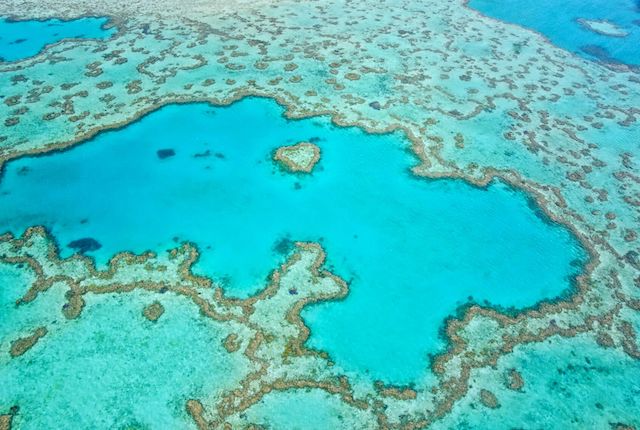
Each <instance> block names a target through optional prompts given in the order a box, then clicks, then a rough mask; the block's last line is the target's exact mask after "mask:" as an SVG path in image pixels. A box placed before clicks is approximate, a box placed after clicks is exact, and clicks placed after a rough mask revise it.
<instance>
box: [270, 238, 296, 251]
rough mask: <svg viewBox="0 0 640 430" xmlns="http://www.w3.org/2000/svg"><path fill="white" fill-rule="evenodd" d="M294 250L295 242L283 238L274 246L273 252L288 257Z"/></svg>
mask: <svg viewBox="0 0 640 430" xmlns="http://www.w3.org/2000/svg"><path fill="white" fill-rule="evenodd" d="M292 249H293V241H292V240H291V239H289V238H288V237H283V238H282V239H280V240H279V241H277V242H276V243H275V245H273V250H274V251H275V252H277V253H278V254H282V255H286V254H288V253H290V252H291V250H292Z"/></svg>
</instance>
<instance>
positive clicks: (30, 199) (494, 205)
mask: <svg viewBox="0 0 640 430" xmlns="http://www.w3.org/2000/svg"><path fill="white" fill-rule="evenodd" d="M302 140H311V141H313V142H316V143H317V144H318V145H319V146H320V148H321V150H322V159H321V161H320V163H319V164H318V165H317V166H316V169H315V170H314V172H313V174H312V175H309V176H298V175H291V174H288V173H284V172H283V171H281V170H280V169H279V168H278V167H277V166H275V165H274V163H273V162H272V161H271V155H272V152H273V151H274V150H275V149H276V148H277V147H279V146H282V145H290V144H292V143H295V142H298V141H302ZM163 150H165V151H163ZM166 150H173V152H174V155H173V156H168V157H166V158H162V157H160V156H159V154H163V153H164V154H167V153H170V151H166ZM158 151H160V152H158ZM415 163H416V160H415V158H414V157H413V155H412V154H411V153H410V152H409V151H408V142H407V141H406V140H405V139H404V138H403V136H401V135H399V134H392V135H383V136H377V135H369V134H367V133H365V132H363V131H362V130H360V129H356V128H339V127H336V126H333V125H332V124H331V123H330V121H329V120H328V119H327V118H314V119H305V120H298V121H288V120H286V119H285V118H284V117H282V109H281V108H280V107H279V106H278V105H277V104H276V103H275V102H273V101H270V100H265V99H256V98H251V99H245V100H243V101H241V102H238V103H236V104H234V105H232V106H230V107H227V108H215V107H213V106H210V105H208V104H204V103H201V104H189V105H173V106H167V107H164V108H162V109H160V110H158V111H156V112H154V113H152V114H150V115H148V116H146V117H144V118H142V119H141V120H140V121H138V122H136V123H134V124H131V125H129V126H127V127H126V128H123V129H120V130H116V131H112V132H106V133H103V134H100V135H99V136H97V137H96V138H94V139H93V140H92V141H91V142H89V143H86V144H83V145H81V146H77V147H75V148H73V149H71V150H68V151H65V152H62V153H57V154H54V155H48V156H44V157H36V158H23V159H19V160H15V161H12V162H10V163H8V164H7V165H6V168H5V172H4V176H3V177H2V180H1V181H0V230H2V231H4V230H10V231H12V232H15V233H18V234H19V233H21V232H22V231H23V230H24V229H25V228H26V227H28V226H31V225H38V224H39V225H45V226H46V227H47V228H48V229H49V230H50V231H51V232H52V233H53V235H54V236H55V237H56V239H57V240H58V241H59V243H60V244H61V247H62V248H63V253H64V254H65V255H69V254H71V253H72V250H71V249H69V248H68V247H65V245H67V244H69V243H70V242H72V241H74V240H78V239H83V238H93V239H95V240H97V241H98V242H99V243H100V245H101V248H99V249H98V250H96V251H91V252H89V254H90V255H93V256H94V257H96V259H97V261H98V262H99V263H104V262H106V261H107V260H108V258H109V257H110V256H111V255H113V254H114V253H116V252H118V251H124V250H131V251H135V252H142V251H144V250H147V249H152V250H156V251H158V252H162V251H163V250H166V249H169V248H171V247H175V246H176V245H177V243H178V242H181V241H185V240H188V241H192V242H194V243H195V244H197V245H198V246H199V248H200V249H201V251H202V258H201V261H199V263H198V265H197V270H198V271H199V272H201V273H204V274H207V275H210V276H212V277H214V278H215V279H218V280H222V281H223V282H224V285H225V288H226V290H227V292H228V293H229V294H232V295H236V296H247V295H249V294H252V293H255V292H256V291H257V290H258V289H260V288H262V287H264V281H265V278H266V276H267V275H268V273H269V271H270V270H272V269H273V268H275V267H276V265H277V264H278V263H279V262H281V261H282V260H283V259H284V258H285V256H284V255H283V253H282V251H283V248H286V247H283V246H277V245H278V244H279V243H280V244H282V239H283V238H288V239H290V240H303V241H319V242H320V243H321V244H322V245H323V246H324V248H325V249H326V251H327V253H328V262H329V264H330V268H331V269H332V270H333V271H334V272H335V273H336V274H338V275H340V276H342V277H343V278H345V279H346V280H348V281H350V288H351V292H350V294H349V296H348V298H347V299H346V300H344V301H342V302H337V303H326V304H322V305H318V306H313V307H311V308H309V309H307V310H305V311H304V313H303V315H304V317H305V319H306V321H307V322H308V323H309V324H310V327H311V330H312V336H311V339H310V344H311V345H312V346H314V347H319V348H322V349H324V350H327V351H329V353H330V354H331V355H332V356H333V358H334V359H335V360H336V361H337V363H338V364H339V365H341V366H343V367H344V368H346V369H347V370H353V371H357V372H362V373H364V372H368V373H370V374H371V375H372V376H373V377H375V378H381V379H384V380H387V381H391V382H396V383H406V382H410V381H412V380H414V379H415V378H417V377H418V376H420V375H421V374H422V373H423V372H424V371H425V368H426V366H427V363H428V361H427V354H428V353H430V352H436V351H437V350H438V349H439V348H441V347H442V341H441V339H440V337H439V336H438V330H439V328H441V326H442V323H443V320H444V319H445V318H446V317H447V316H448V315H450V314H452V313H453V312H454V311H455V309H456V308H457V307H458V306H460V305H462V304H464V303H466V302H467V301H468V300H469V298H470V297H472V300H473V301H476V302H484V301H488V302H489V303H491V304H493V305H499V306H504V307H509V306H514V307H525V306H531V305H534V304H535V303H536V302H538V301H539V300H541V299H549V298H553V297H557V296H558V295H560V294H562V293H563V292H564V291H566V290H567V289H568V288H569V287H570V280H571V278H572V277H573V276H574V275H575V274H576V273H577V272H578V271H579V269H580V266H581V265H580V264H576V261H578V262H579V261H583V260H584V258H585V253H584V251H583V250H582V248H581V247H580V246H579V244H578V243H577V241H576V240H575V239H574V238H573V237H572V236H571V235H570V234H569V232H568V231H567V230H565V229H563V228H561V227H559V226H557V225H553V224H551V223H549V222H547V221H545V220H543V219H542V218H541V217H540V215H539V214H538V213H537V212H536V211H535V210H533V209H532V207H531V206H530V205H529V202H528V201H527V199H526V198H525V196H524V195H523V194H521V193H520V192H516V191H514V190H512V189H510V188H509V187H507V186H505V185H503V184H500V183H496V184H493V185H491V186H490V187H488V188H487V189H478V188H474V187H472V186H469V185H468V184H466V183H464V182H462V181H459V180H425V179H418V178H416V177H414V176H412V175H411V174H410V172H409V168H410V167H411V166H412V165H414V164H415ZM285 243H286V242H285Z"/></svg>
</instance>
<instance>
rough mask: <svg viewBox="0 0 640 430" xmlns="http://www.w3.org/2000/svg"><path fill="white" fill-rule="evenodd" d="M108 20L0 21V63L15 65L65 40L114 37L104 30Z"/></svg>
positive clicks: (91, 18)
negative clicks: (11, 62) (10, 62)
mask: <svg viewBox="0 0 640 430" xmlns="http://www.w3.org/2000/svg"><path fill="white" fill-rule="evenodd" d="M107 22H108V19H107V18H97V17H85V18H78V19H74V20H71V21H63V20H59V19H49V20H45V21H40V20H26V21H14V20H10V19H6V18H4V19H1V18H0V62H2V61H18V60H22V59H25V58H28V57H33V56H34V55H37V54H38V53H39V52H40V51H41V50H42V49H44V47H45V46H47V45H51V44H54V43H57V42H59V41H61V40H64V39H106V38H109V37H111V36H112V35H113V34H114V33H115V29H114V28H109V29H106V28H104V26H105V25H106V24H107Z"/></svg>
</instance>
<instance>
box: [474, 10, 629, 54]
mask: <svg viewBox="0 0 640 430" xmlns="http://www.w3.org/2000/svg"><path fill="white" fill-rule="evenodd" d="M469 6H470V7H472V8H474V9H476V10H479V11H480V12H482V13H483V14H485V15H488V16H491V17H493V18H498V19H500V20H502V21H507V22H511V23H514V24H519V25H522V26H524V27H528V28H531V29H533V30H536V31H538V32H540V33H542V34H543V35H544V36H546V37H547V38H549V39H550V40H551V42H553V43H554V44H556V45H558V46H560V47H561V48H564V49H566V50H568V51H571V52H574V53H576V54H579V55H582V56H584V57H586V58H589V59H598V60H602V61H605V62H621V63H625V64H628V65H640V49H639V48H638V47H639V46H640V5H639V4H638V3H637V2H636V1H633V0H542V1H529V0H470V1H469ZM578 18H585V19H588V20H607V21H609V22H611V23H613V24H615V25H616V26H618V27H620V28H622V29H624V30H625V31H627V32H628V33H629V34H628V35H627V36H626V37H611V36H605V35H602V34H598V33H595V32H593V31H590V30H588V29H586V28H584V27H583V26H582V25H580V24H579V23H578V21H577V19H578Z"/></svg>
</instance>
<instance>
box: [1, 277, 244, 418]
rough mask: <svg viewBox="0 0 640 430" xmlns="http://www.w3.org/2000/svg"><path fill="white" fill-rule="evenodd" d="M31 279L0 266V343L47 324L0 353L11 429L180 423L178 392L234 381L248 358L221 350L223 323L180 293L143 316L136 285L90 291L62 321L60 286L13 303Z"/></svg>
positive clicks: (211, 389) (207, 390)
mask: <svg viewBox="0 0 640 430" xmlns="http://www.w3.org/2000/svg"><path fill="white" fill-rule="evenodd" d="M31 281H32V279H31V278H30V277H29V276H28V272H25V271H24V270H18V269H17V268H16V267H15V266H6V265H0V287H1V288H0V312H1V315H2V318H1V319H0V344H1V345H3V346H4V345H9V342H10V341H13V340H15V336H16V333H20V332H22V331H24V333H25V334H26V333H30V332H31V331H32V330H33V329H34V327H37V326H41V325H46V326H47V328H48V331H49V333H48V334H47V335H46V337H45V338H44V339H43V340H42V341H40V342H39V343H38V344H37V345H36V346H34V347H33V348H32V349H31V350H30V351H28V353H27V354H25V355H23V356H20V357H17V358H11V357H10V355H9V353H8V351H6V350H4V349H3V350H2V354H0V405H2V406H3V408H9V407H10V406H12V405H18V406H19V407H20V413H19V414H18V415H17V417H16V422H15V423H14V424H15V427H14V428H19V429H23V430H26V429H35V430H41V429H53V428H60V429H98V428H102V429H107V428H109V429H125V428H130V429H132V428H136V429H146V428H153V429H169V428H185V427H184V426H185V424H184V423H185V422H190V419H189V418H188V416H187V414H186V411H185V408H184V404H185V402H186V401H187V399H189V398H191V397H198V398H204V397H206V396H207V395H210V394H212V393H216V392H218V391H219V390H224V389H231V388H233V387H235V386H236V385H237V384H238V382H239V379H240V376H241V375H242V373H241V372H242V370H243V369H244V368H246V367H247V366H248V364H247V360H246V359H243V356H236V357H233V358H232V357H231V356H230V355H229V354H228V353H227V352H226V351H225V350H224V348H223V346H222V339H224V337H225V336H226V335H227V334H228V333H227V332H226V331H225V329H224V328H223V327H221V325H219V324H217V323H215V322H214V321H212V320H211V319H208V318H205V317H203V316H201V315H200V314H199V313H198V309H197V307H196V306H195V305H193V304H192V303H190V302H189V301H188V300H185V299H183V298H180V297H177V296H169V295H167V296H163V298H162V299H161V301H162V303H163V304H164V306H165V309H166V311H165V313H164V314H163V315H162V317H161V318H160V319H159V320H158V321H157V322H156V323H152V322H150V321H147V320H146V319H145V318H144V317H143V315H142V307H143V306H144V305H147V304H149V303H151V302H152V300H153V298H150V297H147V295H145V293H138V292H134V293H128V294H127V295H118V294H113V295H103V296H95V295H94V296H91V297H87V299H88V301H87V306H86V308H85V309H84V310H83V313H82V317H81V318H78V319H77V320H72V321H69V320H66V319H65V318H64V317H63V316H62V314H61V313H60V312H58V310H59V309H60V308H61V306H62V304H63V303H64V301H65V298H64V291H63V290H62V289H60V288H52V289H50V290H48V291H47V292H45V293H42V294H41V296H40V297H38V300H35V301H33V302H31V303H29V304H27V305H24V306H20V307H16V306H15V300H16V298H17V297H20V296H22V295H23V294H24V293H25V291H26V290H27V289H28V288H29V287H30V285H31V284H30V282H31Z"/></svg>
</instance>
